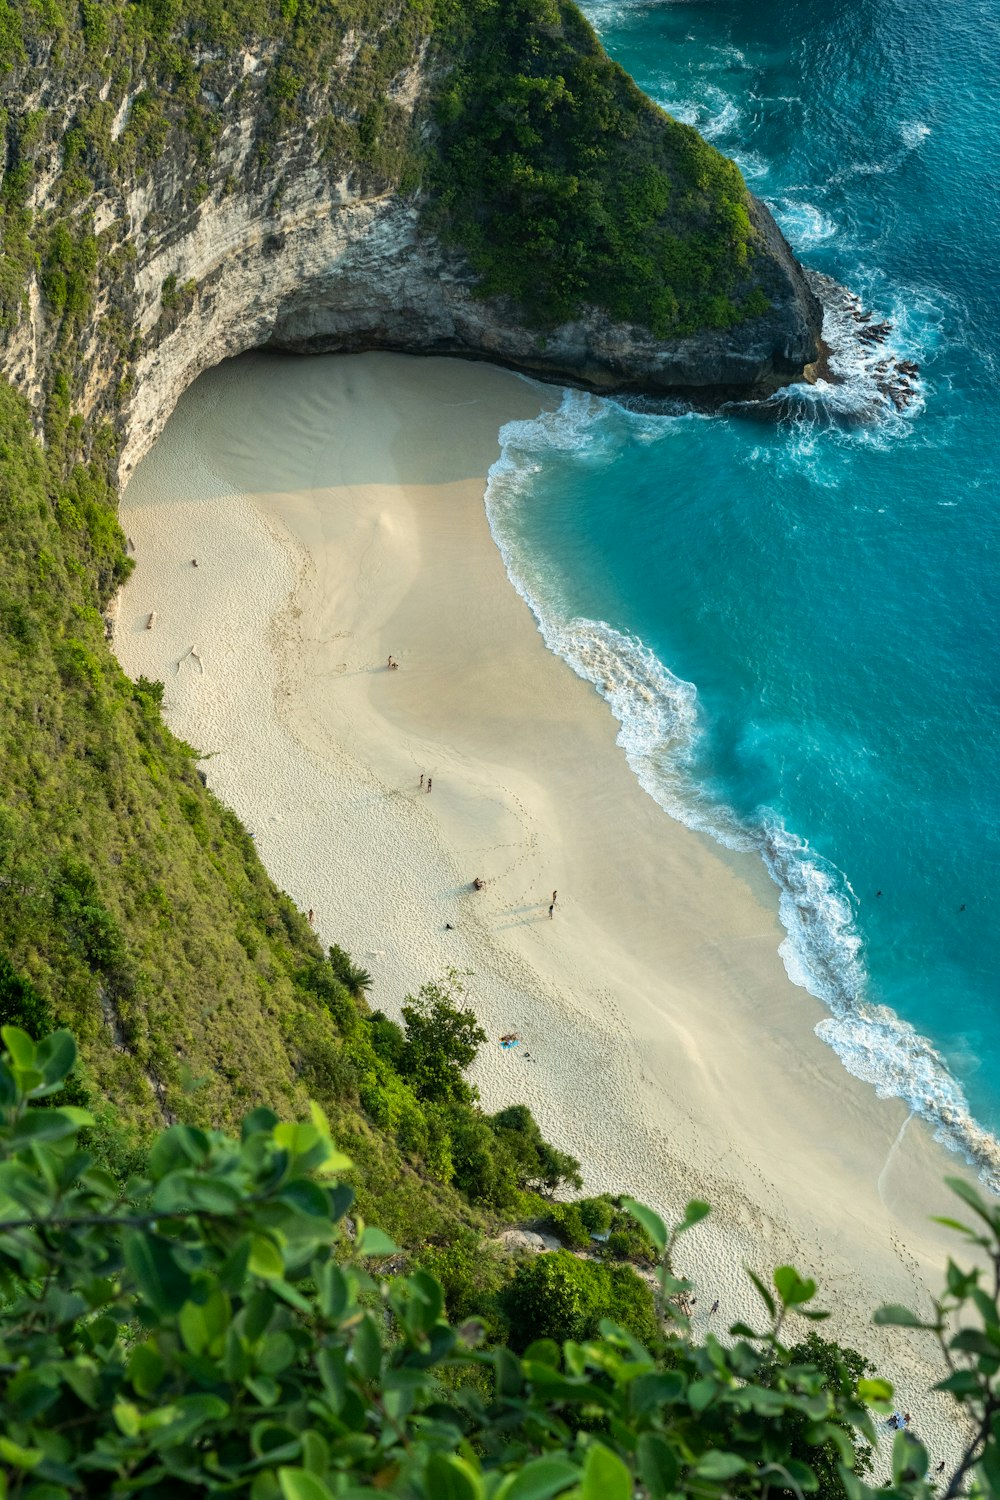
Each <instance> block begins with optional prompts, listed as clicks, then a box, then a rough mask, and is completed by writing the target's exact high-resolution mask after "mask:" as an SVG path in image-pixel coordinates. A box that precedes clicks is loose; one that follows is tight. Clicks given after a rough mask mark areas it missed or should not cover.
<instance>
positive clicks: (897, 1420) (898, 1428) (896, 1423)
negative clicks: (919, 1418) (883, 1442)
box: [886, 1411, 912, 1432]
mask: <svg viewBox="0 0 1000 1500" xmlns="http://www.w3.org/2000/svg"><path fill="white" fill-rule="evenodd" d="M911 1421H912V1418H911V1416H910V1413H909V1412H908V1411H894V1412H893V1414H892V1416H891V1417H887V1418H886V1424H887V1425H888V1426H889V1427H891V1428H892V1430H893V1432H902V1431H903V1430H904V1429H905V1428H908V1427H909V1425H910V1422H911Z"/></svg>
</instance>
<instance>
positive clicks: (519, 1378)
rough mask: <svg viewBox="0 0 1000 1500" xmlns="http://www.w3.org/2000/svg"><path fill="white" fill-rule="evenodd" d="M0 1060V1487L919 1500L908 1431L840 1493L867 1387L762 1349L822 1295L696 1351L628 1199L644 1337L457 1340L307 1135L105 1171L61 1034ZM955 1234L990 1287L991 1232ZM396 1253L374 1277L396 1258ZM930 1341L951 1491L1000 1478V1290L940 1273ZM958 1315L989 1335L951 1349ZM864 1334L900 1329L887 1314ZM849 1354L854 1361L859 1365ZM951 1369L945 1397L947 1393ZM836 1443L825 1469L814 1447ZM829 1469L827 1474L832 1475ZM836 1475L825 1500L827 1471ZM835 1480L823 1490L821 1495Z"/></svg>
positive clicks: (182, 1139)
mask: <svg viewBox="0 0 1000 1500" xmlns="http://www.w3.org/2000/svg"><path fill="white" fill-rule="evenodd" d="M2 1037H3V1041H4V1043H5V1045H6V1051H5V1052H4V1053H3V1055H2V1057H0V1401H2V1405H3V1410H4V1416H5V1424H4V1431H3V1434H2V1435H0V1466H2V1470H0V1494H2V1495H5V1496H11V1497H18V1500H69V1497H72V1496H78V1495H86V1496H116V1497H117V1496H128V1495H132V1494H138V1493H140V1492H141V1493H142V1494H143V1495H149V1496H153V1497H158V1496H161V1497H167V1496H170V1497H182V1500H183V1497H185V1496H192V1497H193V1496H195V1495H197V1496H205V1495H239V1496H249V1497H250V1500H332V1497H343V1500H356V1497H360V1496H362V1495H370V1494H371V1493H373V1492H374V1491H380V1492H382V1493H383V1494H388V1495H394V1496H398V1497H401V1500H549V1497H554V1496H563V1497H565V1500H634V1497H637V1496H642V1497H648V1500H667V1497H673V1496H691V1497H698V1500H713V1497H723V1496H733V1497H754V1500H756V1497H759V1500H767V1497H769V1496H772V1495H774V1496H775V1497H776V1500H778V1497H783V1496H791V1495H793V1494H794V1495H796V1496H798V1497H801V1496H804V1495H806V1494H809V1493H817V1492H818V1493H821V1494H824V1495H825V1494H845V1495H846V1496H847V1500H866V1497H869V1496H874V1495H875V1494H879V1495H883V1496H884V1495H892V1496H899V1497H900V1500H929V1497H930V1496H931V1495H932V1494H933V1488H932V1486H931V1484H930V1483H929V1481H928V1479H927V1455H926V1452H925V1451H924V1449H923V1448H922V1447H921V1445H920V1444H919V1443H918V1442H917V1441H916V1439H914V1438H912V1437H911V1436H910V1435H909V1434H908V1433H900V1434H899V1435H898V1436H897V1439H896V1446H895V1450H894V1455H893V1481H892V1484H891V1485H890V1486H886V1487H885V1488H883V1489H882V1490H880V1491H875V1490H872V1489H870V1488H869V1487H868V1486H867V1485H866V1484H865V1482H864V1480H863V1479H862V1478H861V1477H860V1469H862V1468H863V1467H864V1464H863V1462H862V1464H861V1465H858V1462H857V1459H858V1452H857V1443H858V1437H859V1435H860V1437H861V1438H863V1439H865V1440H866V1441H867V1442H868V1443H871V1444H874V1442H875V1432H874V1428H873V1424H872V1418H871V1415H870V1411H869V1410H868V1408H869V1407H871V1408H874V1409H875V1410H876V1411H877V1412H885V1411H887V1410H888V1409H889V1403H890V1401H891V1397H892V1388H891V1386H889V1385H888V1383H887V1382H884V1381H878V1380H866V1379H864V1378H857V1375H856V1374H851V1372H850V1371H848V1370H847V1369H846V1367H845V1364H844V1362H843V1361H842V1360H840V1359H839V1357H837V1356H838V1355H839V1352H840V1351H837V1350H836V1346H825V1350H826V1353H830V1352H831V1351H832V1354H833V1356H834V1367H833V1371H832V1374H831V1370H830V1368H827V1367H825V1365H828V1364H829V1361H828V1360H826V1358H825V1353H823V1352H820V1353H819V1355H817V1350H818V1349H819V1345H820V1344H821V1343H822V1341H819V1340H817V1337H816V1335H810V1339H807V1341H806V1342H805V1344H803V1345H801V1346H800V1347H799V1348H798V1349H789V1348H787V1347H786V1346H785V1345H784V1344H783V1343H782V1342H781V1334H782V1331H783V1328H784V1327H785V1325H786V1323H787V1322H788V1320H791V1319H794V1318H796V1317H797V1316H799V1315H800V1314H802V1313H805V1314H806V1316H812V1317H816V1316H817V1314H816V1313H815V1312H813V1310H812V1309H811V1308H810V1307H809V1306H808V1304H809V1303H810V1302H811V1301H812V1297H813V1293H814V1288H813V1286H812V1283H811V1282H808V1281H805V1280H803V1279H802V1278H801V1277H799V1276H798V1275H797V1274H796V1273H795V1272H794V1271H792V1270H791V1269H790V1268H788V1267H785V1268H780V1269H779V1270H778V1271H777V1272H776V1273H775V1276H774V1284H773V1290H772V1289H771V1288H769V1287H767V1286H764V1285H763V1283H759V1290H760V1292H761V1295H762V1298H763V1302H764V1305H765V1308H766V1312H767V1323H766V1325H765V1326H764V1327H763V1328H762V1329H761V1330H759V1331H755V1330H754V1329H752V1328H750V1327H748V1326H741V1325H736V1326H735V1327H734V1328H733V1329H731V1330H730V1335H731V1337H730V1341H729V1342H727V1343H726V1344H723V1343H722V1342H721V1341H720V1340H718V1339H717V1338H715V1337H714V1336H713V1335H711V1334H710V1335H708V1337H707V1338H706V1340H705V1343H704V1344H703V1345H697V1344H695V1343H694V1342H693V1341H692V1339H691V1335H690V1330H689V1328H688V1326H687V1320H686V1318H685V1317H684V1315H683V1313H682V1312H679V1311H678V1310H677V1308H676V1306H675V1303H676V1301H677V1299H678V1298H679V1297H680V1296H681V1295H682V1294H683V1292H684V1290H685V1287H686V1284H685V1283H684V1282H683V1281H681V1280H680V1278H677V1277H675V1276H674V1273H673V1270H672V1267H671V1256H672V1253H673V1250H674V1247H675V1245H676V1241H677V1237H678V1236H679V1235H680V1234H683V1233H686V1232H687V1231H688V1230H689V1229H690V1228H692V1227H693V1226H694V1225H695V1224H696V1223H697V1222H698V1221H699V1220H700V1219H701V1218H703V1217H704V1216H705V1214H706V1213H707V1211H708V1209H707V1205H705V1204H702V1203H692V1204H690V1205H689V1207H688V1210H687V1213H686V1215H685V1216H684V1218H683V1219H682V1221H681V1223H680V1224H678V1225H677V1226H675V1227H674V1228H673V1229H672V1230H668V1228H667V1227H666V1226H665V1225H664V1223H663V1221H662V1220H661V1219H660V1218H659V1217H658V1216H657V1215H655V1214H653V1213H652V1212H651V1211H650V1210H648V1209H645V1208H643V1207H642V1206H641V1205H637V1204H631V1205H630V1207H631V1212H633V1213H634V1214H635V1215H636V1217H637V1219H639V1220H640V1221H641V1223H642V1224H643V1226H644V1228H645V1230H646V1232H647V1233H648V1235H649V1236H650V1238H651V1239H652V1241H653V1242H654V1244H655V1245H656V1247H657V1251H658V1253H659V1255H660V1257H661V1269H660V1288H661V1299H662V1301H661V1309H662V1313H663V1315H664V1316H663V1319H662V1322H661V1323H660V1326H658V1327H656V1328H654V1329H652V1330H651V1334H650V1338H649V1339H648V1341H647V1342H648V1345H649V1347H646V1346H644V1345H643V1344H642V1343H640V1342H639V1341H638V1340H637V1339H636V1338H635V1337H634V1336H633V1335H632V1334H630V1333H628V1332H627V1331H625V1330H624V1329H622V1328H620V1327H618V1326H616V1325H615V1324H614V1323H611V1322H609V1321H607V1320H605V1321H603V1322H602V1324H601V1330H600V1336H599V1337H597V1338H588V1339H583V1340H575V1339H573V1338H564V1339H563V1341H562V1344H561V1347H560V1344H559V1343H557V1342H556V1341H555V1340H554V1339H537V1338H536V1340H535V1342H533V1343H531V1344H529V1346H528V1347H527V1348H526V1350H525V1351H524V1353H523V1354H522V1355H520V1356H518V1355H517V1354H515V1353H514V1352H513V1351H512V1350H511V1349H509V1348H504V1347H495V1348H481V1347H478V1344H479V1340H480V1338H481V1332H482V1330H481V1327H480V1326H479V1325H478V1323H477V1322H476V1320H475V1319H469V1320H467V1321H466V1322H464V1323H463V1324H461V1325H460V1326H458V1327H455V1326H452V1325H450V1324H449V1323H448V1321H447V1320H446V1319H445V1317H444V1315H443V1314H444V1299H443V1294H442V1290H441V1287H440V1285H439V1284H438V1282H437V1281H436V1280H435V1279H434V1278H433V1277H432V1276H430V1275H428V1274H427V1273H426V1272H425V1271H421V1270H416V1271H413V1272H412V1273H411V1274H409V1275H405V1276H403V1275H385V1274H379V1264H380V1262H381V1264H382V1269H383V1271H384V1270H385V1269H386V1267H385V1258H386V1257H389V1256H393V1257H395V1255H396V1253H397V1252H396V1247H395V1246H394V1244H393V1243H392V1241H391V1240H390V1239H389V1238H388V1237H387V1236H386V1235H385V1234H383V1233H382V1232H381V1231H380V1230H379V1229H377V1228H374V1227H372V1226H365V1225H364V1224H363V1223H361V1221H360V1220H358V1219H357V1218H355V1219H354V1221H353V1222H351V1221H350V1220H349V1219H347V1218H346V1217H345V1216H346V1214H347V1211H348V1209H349V1208H350V1207H351V1204H352V1198H353V1194H352V1191H351V1189H350V1187H348V1186H347V1185H346V1184H345V1183H344V1181H343V1180H342V1179H343V1176H344V1174H346V1173H349V1172H350V1170H351V1166H350V1163H349V1162H348V1161H347V1159H346V1158H345V1157H344V1156H342V1155H341V1154H340V1153H338V1151H337V1150H336V1148H335V1147H334V1145H333V1143H332V1141H331V1139H330V1133H329V1129H328V1127H327V1123H326V1120H325V1118H324V1116H323V1115H322V1113H321V1111H319V1110H318V1109H316V1108H315V1107H314V1108H313V1111H312V1117H311V1119H310V1120H309V1121H308V1122H305V1123H299V1124H289V1123H282V1122H280V1121H279V1120H278V1119H277V1117H276V1116H275V1115H274V1114H272V1113H271V1112H270V1111H269V1110H266V1109H257V1110H255V1111H254V1112H253V1113H252V1114H250V1115H249V1116H248V1117H247V1119H246V1120H245V1122H244V1125H243V1130H242V1134H241V1137H240V1139H239V1140H234V1139H232V1138H230V1137H228V1136H226V1135H224V1134H222V1133H220V1132H213V1131H204V1130H200V1129H197V1128H194V1127H192V1126H187V1125H174V1126H172V1127H171V1128H170V1129H168V1130H166V1131H164V1132H163V1133H162V1134H161V1135H160V1136H159V1137H158V1138H157V1140H156V1141H155V1143H154V1144H153V1146H152V1148H151V1150H150V1151H149V1154H148V1157H147V1158H146V1160H145V1161H144V1163H143V1170H142V1173H141V1175H137V1176H133V1177H132V1178H131V1179H129V1180H128V1181H127V1182H126V1183H124V1184H122V1183H120V1182H119V1181H117V1180H116V1179H115V1178H114V1177H113V1176H112V1175H111V1174H109V1173H107V1172H106V1171H104V1170H102V1169H101V1168H99V1167H97V1166H95V1164H94V1162H93V1160H92V1158H91V1157H90V1155H89V1153H88V1152H87V1150H86V1147H85V1142H86V1132H87V1130H88V1129H89V1128H90V1125H91V1117H90V1116H89V1115H88V1114H87V1112H86V1111H85V1110H81V1109H77V1108H73V1107H66V1106H63V1107H60V1105H59V1101H58V1097H57V1096H58V1094H59V1092H60V1090H61V1089H62V1088H63V1087H64V1084H65V1080H66V1079H67V1077H68V1075H69V1073H70V1070H71V1069H72V1066H73V1063H74V1061H75V1056H76V1048H75V1044H74V1041H73V1038H72V1036H71V1035H70V1034H69V1033H68V1032H65V1031H62V1032H56V1033H54V1034H53V1035H52V1036H50V1037H48V1038H46V1039H45V1040H44V1041H43V1042H41V1043H40V1044H38V1045H36V1044H35V1043H34V1042H33V1041H32V1040H31V1039H30V1038H29V1037H28V1036H27V1034H26V1033H25V1032H23V1031H20V1030H18V1029H17V1028H16V1027H10V1026H7V1027H3V1028H2ZM963 1193H964V1196H966V1198H967V1201H969V1202H970V1203H971V1204H972V1206H973V1208H974V1210H975V1212H976V1213H977V1214H979V1215H980V1217H982V1218H983V1220H984V1222H985V1223H986V1224H987V1226H988V1233H986V1234H982V1233H980V1234H978V1235H977V1234H975V1233H974V1232H973V1231H971V1230H966V1231H965V1232H966V1233H967V1234H968V1235H970V1237H971V1238H972V1239H973V1240H974V1242H975V1243H976V1244H977V1245H978V1246H980V1247H984V1248H986V1250H987V1252H988V1254H989V1255H990V1256H991V1258H992V1263H993V1266H994V1270H995V1274H996V1275H998V1276H1000V1270H998V1267H1000V1259H998V1257H1000V1234H998V1230H1000V1224H998V1222H997V1219H996V1216H995V1215H994V1214H993V1213H992V1211H991V1210H990V1209H988V1208H987V1207H986V1205H985V1204H983V1203H981V1201H980V1200H979V1199H978V1198H976V1197H974V1195H973V1197H970V1196H969V1194H968V1192H967V1191H965V1190H964V1189H963ZM393 1263H394V1264H395V1262H393ZM948 1287H949V1289H948V1293H947V1295H946V1298H945V1299H944V1301H943V1302H942V1303H941V1304H939V1306H938V1309H937V1314H936V1320H935V1322H934V1323H933V1324H931V1325H928V1326H932V1327H933V1328H934V1330H935V1331H936V1332H938V1333H939V1334H940V1337H941V1339H942V1347H943V1348H944V1350H945V1353H946V1358H947V1359H948V1361H949V1362H950V1364H951V1374H950V1375H949V1377H948V1379H947V1380H946V1381H945V1382H943V1387H942V1388H943V1389H945V1390H947V1391H949V1392H950V1393H951V1395H952V1397H953V1398H954V1399H955V1401H956V1402H957V1403H958V1404H959V1406H961V1407H963V1408H965V1410H966V1412H967V1414H968V1415H969V1416H970V1417H971V1418H972V1419H973V1420H974V1422H975V1423H976V1424H977V1431H978V1433H979V1436H978V1437H977V1439H976V1442H975V1444H974V1445H973V1446H972V1447H971V1448H970V1450H969V1453H968V1454H967V1456H966V1459H965V1460H964V1461H963V1464H962V1465H961V1466H960V1468H959V1469H958V1470H957V1471H956V1474H955V1476H954V1477H953V1479H952V1480H951V1482H950V1485H949V1486H948V1491H947V1493H948V1494H955V1493H957V1492H958V1486H960V1485H961V1484H963V1482H964V1483H967V1484H969V1485H970V1486H971V1487H972V1488H973V1489H974V1490H975V1491H976V1492H977V1493H981V1494H984V1495H987V1494H995V1493H1000V1490H998V1488H997V1484H996V1472H997V1471H996V1462H997V1460H996V1454H997V1436H998V1434H997V1430H996V1429H997V1423H996V1418H995V1404H996V1388H995V1387H996V1379H995V1377H996V1373H997V1365H998V1363H1000V1360H998V1358H997V1357H996V1356H994V1355H993V1354H992V1352H991V1351H992V1349H993V1348H994V1347H998V1348H1000V1344H998V1342H997V1299H996V1291H997V1288H996V1285H994V1287H993V1291H992V1294H988V1293H986V1292H984V1291H983V1290H982V1289H981V1288H980V1287H979V1278H978V1273H964V1272H960V1271H958V1270H957V1269H956V1268H950V1269H949V1279H948ZM968 1301H971V1302H972V1303H973V1304H974V1306H975V1308H976V1310H977V1312H978V1314H979V1316H980V1320H981V1322H982V1330H979V1329H976V1330H971V1329H965V1330H962V1331H961V1332H959V1333H957V1334H955V1335H953V1336H951V1337H948V1336H947V1335H946V1334H945V1332H944V1327H945V1321H946V1319H947V1318H948V1317H949V1316H951V1315H952V1314H953V1313H955V1312H957V1311H960V1310H961V1309H963V1308H964V1306H965V1303H966V1302H968ZM880 1317H881V1320H882V1321H883V1322H892V1321H895V1322H907V1321H908V1322H911V1323H913V1322H916V1321H917V1320H915V1319H914V1318H913V1317H912V1315H911V1314H908V1313H906V1312H905V1311H904V1310H900V1309H888V1310H883V1313H882V1314H881V1315H880ZM855 1358H857V1357H855ZM960 1374H961V1375H962V1376H963V1377H964V1378H963V1379H962V1380H959V1379H957V1378H956V1377H957V1376H958V1375H960ZM831 1451H832V1452H833V1453H834V1454H835V1455H836V1465H835V1467H834V1468H831V1467H830V1463H829V1454H830V1453H831ZM824 1465H825V1467H824ZM828 1473H832V1474H833V1475H834V1486H835V1487H834V1488H831V1487H830V1483H829V1481H828V1480H827V1479H826V1478H824V1476H825V1475H827V1474H828ZM837 1486H839V1487H837Z"/></svg>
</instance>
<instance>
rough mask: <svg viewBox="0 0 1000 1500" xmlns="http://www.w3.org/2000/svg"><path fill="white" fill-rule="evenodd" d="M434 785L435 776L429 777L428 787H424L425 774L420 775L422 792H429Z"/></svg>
mask: <svg viewBox="0 0 1000 1500" xmlns="http://www.w3.org/2000/svg"><path fill="white" fill-rule="evenodd" d="M433 785H434V778H433V776H428V777H427V785H426V786H425V785H424V773H423V771H421V773H420V790H421V791H422V792H429V791H430V789H431V787H432V786H433Z"/></svg>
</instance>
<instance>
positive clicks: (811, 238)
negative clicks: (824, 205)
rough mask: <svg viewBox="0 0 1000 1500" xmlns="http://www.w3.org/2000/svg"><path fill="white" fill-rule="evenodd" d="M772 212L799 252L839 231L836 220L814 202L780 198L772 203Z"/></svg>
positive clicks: (829, 238)
mask: <svg viewBox="0 0 1000 1500" xmlns="http://www.w3.org/2000/svg"><path fill="white" fill-rule="evenodd" d="M771 212H772V213H773V214H774V217H775V218H776V219H777V221H778V223H779V225H780V226H781V229H782V230H783V232H784V234H785V236H786V238H787V239H788V240H789V241H790V242H791V244H793V245H794V246H795V248H796V251H797V252H798V253H799V254H801V253H802V251H804V250H811V249H812V248H813V247H814V246H815V245H821V244H823V243H824V241H825V240H831V239H833V237H834V236H835V235H836V233H837V225H836V224H835V223H834V221H833V220H832V219H831V218H830V217H829V215H828V214H825V213H824V212H823V210H822V209H821V208H817V207H816V205H815V204H814V203H804V202H801V201H797V200H796V199H794V198H778V199H777V200H776V201H775V202H773V203H772V204H771Z"/></svg>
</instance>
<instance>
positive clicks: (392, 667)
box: [385, 656, 399, 672]
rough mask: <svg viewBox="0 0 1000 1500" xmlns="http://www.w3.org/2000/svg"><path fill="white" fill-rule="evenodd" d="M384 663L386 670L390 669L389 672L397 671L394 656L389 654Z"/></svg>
mask: <svg viewBox="0 0 1000 1500" xmlns="http://www.w3.org/2000/svg"><path fill="white" fill-rule="evenodd" d="M385 665H386V669H387V670H388V671H390V672H398V671H399V662H398V661H397V660H396V658H395V657H394V656H390V657H389V660H388V661H387V662H386V664H385Z"/></svg>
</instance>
